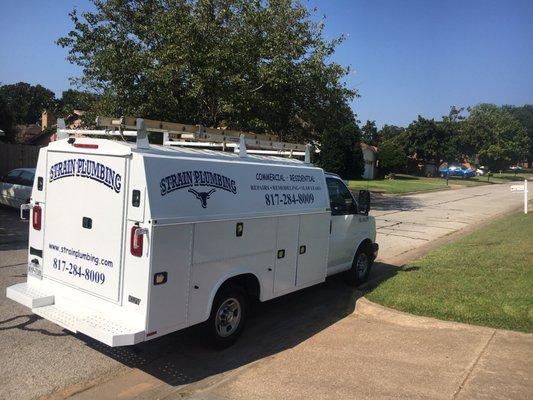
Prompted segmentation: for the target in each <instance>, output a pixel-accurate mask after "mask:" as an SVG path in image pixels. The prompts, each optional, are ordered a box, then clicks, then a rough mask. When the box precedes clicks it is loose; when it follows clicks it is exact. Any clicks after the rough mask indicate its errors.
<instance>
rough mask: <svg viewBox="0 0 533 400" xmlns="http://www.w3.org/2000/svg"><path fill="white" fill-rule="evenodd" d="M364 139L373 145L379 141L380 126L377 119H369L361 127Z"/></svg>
mask: <svg viewBox="0 0 533 400" xmlns="http://www.w3.org/2000/svg"><path fill="white" fill-rule="evenodd" d="M361 130H362V133H363V134H362V140H363V142H364V143H366V144H369V145H371V146H377V145H378V143H379V136H378V128H377V127H376V121H370V120H367V121H366V123H365V124H364V125H363V127H362V128H361Z"/></svg>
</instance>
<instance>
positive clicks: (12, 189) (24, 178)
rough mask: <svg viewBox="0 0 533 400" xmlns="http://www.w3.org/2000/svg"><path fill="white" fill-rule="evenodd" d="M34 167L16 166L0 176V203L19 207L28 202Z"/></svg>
mask: <svg viewBox="0 0 533 400" xmlns="http://www.w3.org/2000/svg"><path fill="white" fill-rule="evenodd" d="M34 177H35V168H18V169H14V170H12V171H9V172H8V173H7V175H5V176H3V177H2V178H0V204H4V205H6V206H9V207H15V208H19V207H20V205H21V204H25V203H29V201H30V197H31V189H32V186H33V179H34Z"/></svg>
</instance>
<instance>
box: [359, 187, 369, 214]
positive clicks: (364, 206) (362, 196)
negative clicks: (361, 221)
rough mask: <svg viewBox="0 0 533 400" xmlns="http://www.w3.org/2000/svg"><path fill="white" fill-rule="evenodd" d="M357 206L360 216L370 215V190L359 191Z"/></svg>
mask: <svg viewBox="0 0 533 400" xmlns="http://www.w3.org/2000/svg"><path fill="white" fill-rule="evenodd" d="M357 205H358V208H359V210H358V211H359V213H360V214H364V215H368V212H369V211H370V192H369V191H368V190H360V191H359V198H358V200H357Z"/></svg>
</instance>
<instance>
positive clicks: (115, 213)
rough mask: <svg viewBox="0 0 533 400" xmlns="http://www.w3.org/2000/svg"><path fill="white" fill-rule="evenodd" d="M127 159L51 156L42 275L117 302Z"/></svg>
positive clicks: (55, 153) (52, 153)
mask: <svg viewBox="0 0 533 400" xmlns="http://www.w3.org/2000/svg"><path fill="white" fill-rule="evenodd" d="M126 161H127V160H126V159H125V158H123V157H113V156H101V155H94V154H84V153H78V154H76V155H72V154H66V153H63V152H55V151H49V152H48V162H47V164H48V171H47V175H46V181H47V183H48V185H47V186H48V187H47V192H46V202H47V204H52V205H53V206H52V207H47V210H46V219H45V221H46V234H45V243H44V247H45V249H46V251H45V252H44V263H43V275H44V276H46V277H47V278H49V279H54V280H57V281H59V282H62V283H64V284H66V285H69V286H73V287H76V288H78V289H80V290H83V291H87V292H90V293H93V294H95V295H97V296H101V297H103V298H106V299H109V300H111V301H114V302H117V301H118V300H119V286H120V281H121V269H122V267H121V266H122V234H123V230H124V226H123V215H124V206H125V204H124V198H125V196H124V192H125V191H126V190H127V187H126V185H125V179H124V178H125V177H126V176H127V170H126V168H127V166H126Z"/></svg>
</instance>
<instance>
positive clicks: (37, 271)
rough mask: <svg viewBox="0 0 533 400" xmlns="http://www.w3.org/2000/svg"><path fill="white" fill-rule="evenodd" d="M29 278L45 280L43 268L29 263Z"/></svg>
mask: <svg viewBox="0 0 533 400" xmlns="http://www.w3.org/2000/svg"><path fill="white" fill-rule="evenodd" d="M28 276H33V277H34V278H38V279H41V280H42V279H43V266H42V265H41V264H38V263H34V262H29V263H28Z"/></svg>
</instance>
